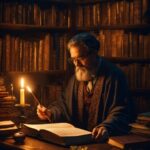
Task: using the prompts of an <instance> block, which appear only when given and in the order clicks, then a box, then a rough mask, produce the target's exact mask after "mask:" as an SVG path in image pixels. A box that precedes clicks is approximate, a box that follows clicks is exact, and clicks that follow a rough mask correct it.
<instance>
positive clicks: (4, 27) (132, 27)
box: [0, 23, 150, 32]
mask: <svg viewBox="0 0 150 150" xmlns="http://www.w3.org/2000/svg"><path fill="white" fill-rule="evenodd" d="M100 29H103V30H150V24H143V25H141V24H139V25H99V26H94V27H83V28H82V27H78V28H76V29H75V31H76V32H79V31H92V30H94V31H99V30H100ZM0 30H33V31H34V30H35V31H37V30H40V31H48V30H49V31H54V30H55V31H68V30H70V27H67V26H66V27H56V26H55V27H53V26H47V25H28V24H10V23H0Z"/></svg>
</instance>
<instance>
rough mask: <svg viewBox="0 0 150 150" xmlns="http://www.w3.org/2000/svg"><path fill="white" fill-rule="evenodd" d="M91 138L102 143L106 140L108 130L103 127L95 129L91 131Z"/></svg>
mask: <svg viewBox="0 0 150 150" xmlns="http://www.w3.org/2000/svg"><path fill="white" fill-rule="evenodd" d="M92 137H93V139H94V140H95V141H97V142H103V141H105V140H107V139H108V137H109V134H108V130H107V129H106V128H105V127H96V128H94V129H93V131H92Z"/></svg>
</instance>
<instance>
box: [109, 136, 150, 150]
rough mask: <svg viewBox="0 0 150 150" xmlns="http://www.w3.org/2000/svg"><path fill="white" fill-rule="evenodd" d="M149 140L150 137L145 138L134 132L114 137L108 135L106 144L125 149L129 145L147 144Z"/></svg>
mask: <svg viewBox="0 0 150 150" xmlns="http://www.w3.org/2000/svg"><path fill="white" fill-rule="evenodd" d="M149 142H150V138H146V137H143V136H139V135H136V134H129V135H124V136H114V137H110V138H109V140H108V144H110V145H113V146H115V147H118V148H121V149H126V148H129V147H137V146H145V145H148V144H149Z"/></svg>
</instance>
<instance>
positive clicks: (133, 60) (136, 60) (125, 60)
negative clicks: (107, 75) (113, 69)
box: [103, 56, 150, 64]
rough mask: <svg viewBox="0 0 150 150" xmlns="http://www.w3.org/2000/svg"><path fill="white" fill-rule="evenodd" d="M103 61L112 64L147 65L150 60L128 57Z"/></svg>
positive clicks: (109, 58)
mask: <svg viewBox="0 0 150 150" xmlns="http://www.w3.org/2000/svg"><path fill="white" fill-rule="evenodd" d="M103 58H105V59H108V60H109V61H111V62H114V63H125V64H130V63H142V64H149V63H150V59H149V58H130V57H121V56H120V57H103Z"/></svg>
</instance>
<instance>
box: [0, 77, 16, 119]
mask: <svg viewBox="0 0 150 150" xmlns="http://www.w3.org/2000/svg"><path fill="white" fill-rule="evenodd" d="M15 102H16V97H14V96H13V95H10V94H9V92H8V91H7V89H6V86H5V82H4V78H3V77H2V76H0V120H3V119H8V118H9V119H10V118H13V117H15V116H16V115H17V111H15V108H14V105H15Z"/></svg>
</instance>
